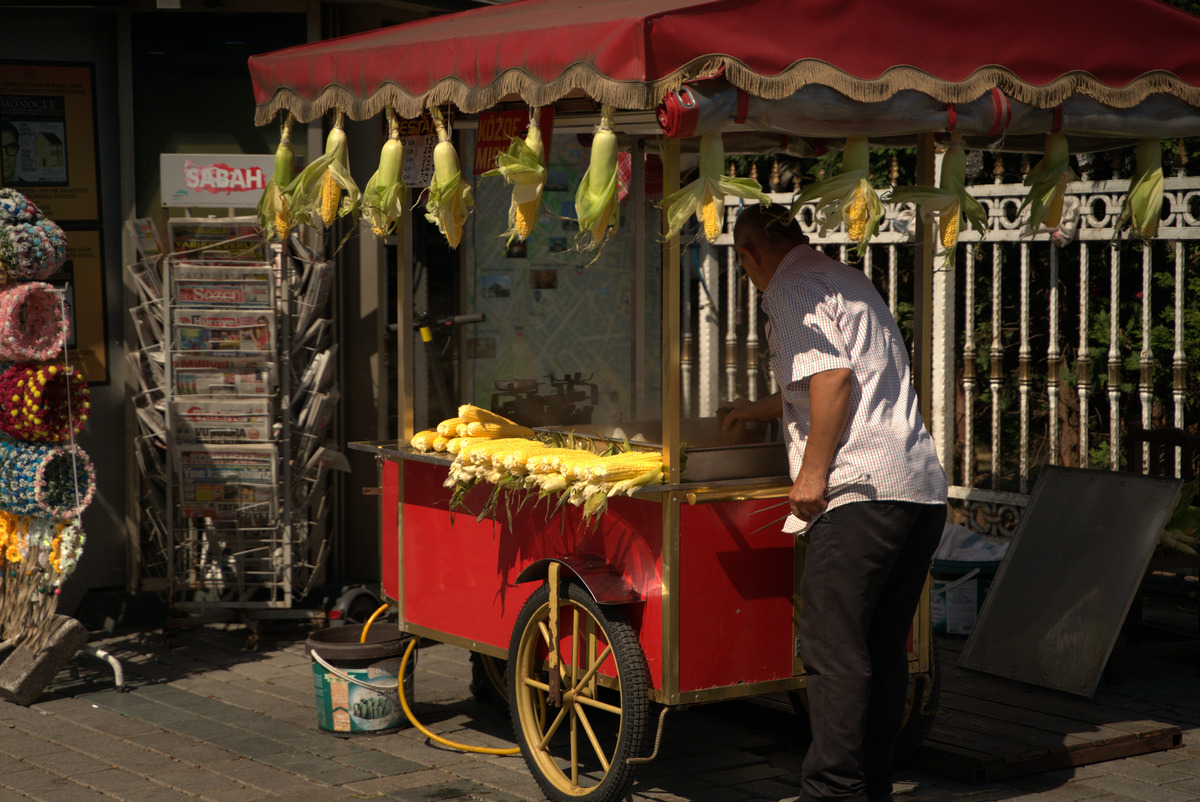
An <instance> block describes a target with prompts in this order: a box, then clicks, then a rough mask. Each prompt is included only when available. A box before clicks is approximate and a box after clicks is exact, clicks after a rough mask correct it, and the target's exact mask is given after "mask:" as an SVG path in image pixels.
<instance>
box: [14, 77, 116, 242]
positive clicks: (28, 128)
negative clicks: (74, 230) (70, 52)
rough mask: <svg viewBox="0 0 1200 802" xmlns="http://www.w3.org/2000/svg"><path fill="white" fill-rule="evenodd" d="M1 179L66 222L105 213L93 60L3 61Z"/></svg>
mask: <svg viewBox="0 0 1200 802" xmlns="http://www.w3.org/2000/svg"><path fill="white" fill-rule="evenodd" d="M0 185H2V186H6V187H12V188H14V189H16V190H18V191H19V192H21V193H22V194H24V195H25V196H26V197H28V198H29V199H30V200H32V201H33V202H34V203H36V204H37V205H38V206H39V207H40V208H41V210H42V212H43V213H44V214H45V215H46V216H47V217H49V218H50V219H51V220H54V221H55V222H56V223H58V224H60V225H62V224H63V223H65V222H93V221H98V220H99V219H100V173H99V169H98V167H97V162H96V110H95V76H94V74H93V70H92V66H91V65H90V64H62V63H50V62H23V63H17V62H0Z"/></svg>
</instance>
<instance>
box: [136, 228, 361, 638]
mask: <svg viewBox="0 0 1200 802" xmlns="http://www.w3.org/2000/svg"><path fill="white" fill-rule="evenodd" d="M168 226H169V232H168V233H169V241H170V242H171V249H170V253H168V254H166V255H161V256H159V257H157V258H156V259H143V260H142V261H141V262H139V263H138V264H137V265H131V266H130V267H129V273H130V276H131V278H132V279H133V284H134V286H135V288H136V290H137V293H138V296H139V301H140V303H139V304H138V305H137V306H135V307H134V308H133V309H131V315H132V317H133V321H134V328H135V330H136V332H137V335H138V338H139V344H140V346H141V349H140V350H139V351H137V352H135V353H133V354H132V355H131V357H130V361H131V364H132V366H133V368H134V371H135V375H136V376H137V377H138V382H139V388H138V389H139V390H140V392H139V393H138V394H137V395H136V396H135V398H134V409H135V412H136V415H137V417H138V422H139V426H140V434H139V436H138V437H137V439H136V442H135V452H136V454H137V457H138V461H139V465H140V467H141V473H142V485H143V492H142V496H143V504H142V507H143V510H144V512H143V518H142V527H141V532H142V536H141V538H140V548H139V550H138V551H139V555H138V556H139V559H138V562H139V564H140V566H141V569H140V578H141V584H142V587H143V588H144V589H155V590H160V591H162V592H164V593H166V594H168V596H169V599H170V601H171V604H172V607H173V609H174V610H176V611H177V612H181V613H184V614H185V615H187V616H188V617H189V619H192V620H203V621H208V620H223V619H230V618H234V619H239V618H240V619H242V620H245V621H248V622H250V623H253V621H254V620H255V619H258V618H266V617H286V616H293V615H297V616H307V615H311V612H309V611H304V610H299V609H297V608H296V602H297V601H298V600H299V599H301V598H302V597H303V596H304V594H305V593H306V592H307V591H308V590H310V589H311V588H312V586H313V585H314V584H315V583H316V582H318V581H320V579H321V574H322V572H323V565H324V560H325V556H326V555H327V554H328V548H327V545H326V526H325V517H326V514H327V510H328V504H327V503H326V489H327V474H328V471H329V470H330V469H331V468H337V467H340V464H341V463H342V462H344V457H342V456H341V455H340V454H338V453H337V452H336V451H335V450H333V449H332V448H329V447H328V446H327V445H326V438H327V435H328V430H329V425H330V421H331V420H332V413H333V410H334V407H335V406H336V404H337V401H338V394H337V392H336V391H335V390H334V389H333V387H332V381H333V373H334V370H333V369H334V365H335V360H336V356H337V346H336V344H335V343H333V342H332V341H331V339H332V332H333V327H332V326H331V325H330V319H329V314H328V300H329V289H330V282H331V279H332V269H333V265H332V263H330V262H328V261H326V260H324V259H323V258H322V257H320V256H319V254H320V252H321V250H322V249H317V250H313V249H311V248H309V247H307V246H306V245H305V244H304V242H303V241H301V239H300V238H299V237H296V236H293V238H292V239H291V240H290V241H289V243H288V247H287V248H286V249H285V250H281V249H280V248H278V247H275V248H272V247H271V246H270V245H269V244H268V243H267V242H266V241H265V240H263V239H262V237H261V236H260V235H259V234H258V232H257V231H256V229H255V225H254V220H253V218H248V217H230V218H174V219H172V220H170V221H169V222H168Z"/></svg>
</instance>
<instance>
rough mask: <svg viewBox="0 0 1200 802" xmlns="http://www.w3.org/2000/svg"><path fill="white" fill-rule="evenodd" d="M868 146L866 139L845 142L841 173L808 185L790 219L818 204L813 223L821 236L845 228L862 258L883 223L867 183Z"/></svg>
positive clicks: (797, 201) (868, 165) (793, 202)
mask: <svg viewBox="0 0 1200 802" xmlns="http://www.w3.org/2000/svg"><path fill="white" fill-rule="evenodd" d="M870 155H871V150H870V144H869V143H868V142H867V139H866V137H861V136H851V137H847V138H846V142H845V144H844V145H843V147H842V171H841V173H839V174H838V175H836V176H833V177H831V178H826V179H823V180H821V181H817V182H816V183H814V184H810V185H809V186H808V187H806V188H805V189H804V191H803V192H801V193H800V195H799V196H798V197H797V198H796V199H795V200H794V201H792V208H791V214H792V216H793V217H795V216H796V215H798V214H799V213H800V207H801V206H802V205H804V204H805V203H808V202H810V201H812V202H815V203H816V204H817V210H816V215H815V218H816V221H817V226H818V227H819V229H820V232H821V236H825V233H826V232H827V231H829V230H830V229H834V228H837V227H838V226H839V225H841V224H842V223H843V222H844V223H845V224H846V229H847V230H846V234H847V236H848V237H849V239H850V241H851V242H857V243H858V248H857V249H856V251H855V252H856V254H857V256H858V257H862V255H863V254H864V253H866V250H867V245H868V244H869V243H870V241H871V238H872V237H873V236H875V232H876V230H877V229H878V228H879V221H880V220H882V219H883V203H882V202H881V201H880V200H879V195H877V194H876V192H875V190H874V188H873V187H872V186H871V181H870V166H871V164H870Z"/></svg>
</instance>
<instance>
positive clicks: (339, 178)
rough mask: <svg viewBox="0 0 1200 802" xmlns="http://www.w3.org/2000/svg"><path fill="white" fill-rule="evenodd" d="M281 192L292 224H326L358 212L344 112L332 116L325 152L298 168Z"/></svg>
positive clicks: (359, 198)
mask: <svg viewBox="0 0 1200 802" xmlns="http://www.w3.org/2000/svg"><path fill="white" fill-rule="evenodd" d="M343 192H344V193H345V197H341V195H342V193H343ZM283 194H284V198H285V200H286V202H287V208H288V211H289V213H290V214H291V218H292V224H293V225H300V224H303V225H314V226H315V225H318V224H320V225H323V226H329V225H330V224H332V223H333V221H334V220H336V219H337V218H338V217H345V216H347V215H349V216H351V217H354V216H355V215H357V214H358V207H359V202H360V201H361V199H362V193H360V192H359V190H358V185H357V184H356V183H354V178H353V177H352V176H351V175H350V166H349V157H348V155H347V144H346V131H345V114H344V113H343V112H341V111H338V112H337V113H336V116H335V117H334V122H333V128H332V129H330V131H329V136H328V137H326V139H325V152H324V153H323V154H321V155H320V156H318V157H317V158H316V159H313V160H312V161H311V162H310V163H309V164H308V166H307V167H305V168H304V169H303V170H301V171H300V174H299V175H297V176H296V177H295V179H293V180H292V182H291V183H290V184H288V186H287V189H286V190H284V193H283Z"/></svg>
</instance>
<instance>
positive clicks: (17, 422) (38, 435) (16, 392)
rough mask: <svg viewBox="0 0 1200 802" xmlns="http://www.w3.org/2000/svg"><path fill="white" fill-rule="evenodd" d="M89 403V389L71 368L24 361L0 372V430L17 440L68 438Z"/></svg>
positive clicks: (77, 428) (76, 430)
mask: <svg viewBox="0 0 1200 802" xmlns="http://www.w3.org/2000/svg"><path fill="white" fill-rule="evenodd" d="M91 407H92V403H91V390H90V389H89V388H88V386H87V382H85V381H84V379H83V376H82V375H81V374H80V373H79V372H78V371H76V370H75V369H74V368H71V367H61V366H59V365H30V364H25V365H13V366H12V367H10V368H8V369H7V370H4V372H3V373H0V431H2V432H4V433H5V434H7V435H9V436H10V437H15V438H16V439H18V440H29V441H33V442H44V443H62V442H65V441H67V440H70V439H71V435H73V434H79V432H80V431H81V430H82V429H83V424H84V423H86V422H87V419H88V415H89V413H90V412H91Z"/></svg>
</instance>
